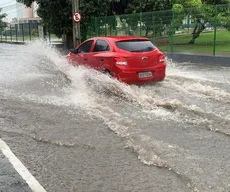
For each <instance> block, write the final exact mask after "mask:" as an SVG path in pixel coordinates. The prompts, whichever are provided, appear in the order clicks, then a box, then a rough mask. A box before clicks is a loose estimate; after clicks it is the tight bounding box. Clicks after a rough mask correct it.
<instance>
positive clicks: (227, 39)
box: [153, 30, 230, 55]
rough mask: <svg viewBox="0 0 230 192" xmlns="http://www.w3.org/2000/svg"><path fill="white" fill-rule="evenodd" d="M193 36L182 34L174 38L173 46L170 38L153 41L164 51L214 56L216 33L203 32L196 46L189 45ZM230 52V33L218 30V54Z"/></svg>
mask: <svg viewBox="0 0 230 192" xmlns="http://www.w3.org/2000/svg"><path fill="white" fill-rule="evenodd" d="M191 39H192V34H182V35H177V36H174V37H173V46H171V45H170V37H167V38H166V37H165V38H158V39H154V40H153V41H154V42H156V44H157V46H158V47H159V48H160V49H161V50H162V51H170V50H171V48H172V49H173V51H174V52H187V53H199V54H212V53H213V50H214V32H203V33H201V34H200V37H198V38H197V40H196V42H195V44H188V42H189V41H190V40H191ZM229 51H230V32H229V31H227V30H218V31H217V33H216V54H217V55H228V53H229Z"/></svg>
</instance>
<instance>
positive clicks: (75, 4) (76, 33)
mask: <svg viewBox="0 0 230 192" xmlns="http://www.w3.org/2000/svg"><path fill="white" fill-rule="evenodd" d="M72 12H73V13H75V12H79V0H72ZM80 43H81V33H80V22H78V23H76V22H74V21H73V46H74V48H75V47H76V46H78V45H79V44H80Z"/></svg>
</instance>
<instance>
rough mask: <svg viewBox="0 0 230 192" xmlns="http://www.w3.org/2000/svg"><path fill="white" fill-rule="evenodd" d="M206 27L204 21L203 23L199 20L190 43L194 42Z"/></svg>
mask: <svg viewBox="0 0 230 192" xmlns="http://www.w3.org/2000/svg"><path fill="white" fill-rule="evenodd" d="M204 29H205V25H204V23H201V22H200V21H197V23H196V26H195V28H194V30H193V33H192V34H193V36H192V39H191V41H189V44H194V43H195V41H196V39H197V38H198V37H199V36H200V33H201V32H202V31H203V30H204Z"/></svg>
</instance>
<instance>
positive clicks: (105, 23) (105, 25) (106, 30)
mask: <svg viewBox="0 0 230 192" xmlns="http://www.w3.org/2000/svg"><path fill="white" fill-rule="evenodd" d="M104 26H105V36H107V26H106V16H105V22H104Z"/></svg>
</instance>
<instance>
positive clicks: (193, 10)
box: [173, 0, 230, 44]
mask: <svg viewBox="0 0 230 192" xmlns="http://www.w3.org/2000/svg"><path fill="white" fill-rule="evenodd" d="M229 3H230V0H175V1H174V4H173V10H174V12H175V15H176V16H175V23H177V24H178V21H180V20H181V19H184V18H183V17H184V16H186V15H189V16H190V17H191V19H192V20H193V21H194V23H195V26H194V29H193V33H192V39H191V40H190V41H189V44H194V43H195V41H196V39H197V38H198V37H199V36H200V33H201V32H203V31H204V29H205V28H206V24H208V23H209V24H211V25H212V26H213V25H217V24H219V25H222V26H225V27H226V28H227V24H228V19H227V18H228V17H229V10H228V8H229V7H228V6H223V7H221V6H220V8H218V9H219V10H217V8H216V7H215V6H214V5H216V4H218V5H221V4H222V5H227V4H229ZM178 7H180V9H178ZM178 18H179V19H178Z"/></svg>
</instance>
